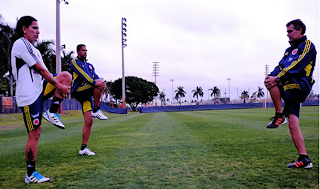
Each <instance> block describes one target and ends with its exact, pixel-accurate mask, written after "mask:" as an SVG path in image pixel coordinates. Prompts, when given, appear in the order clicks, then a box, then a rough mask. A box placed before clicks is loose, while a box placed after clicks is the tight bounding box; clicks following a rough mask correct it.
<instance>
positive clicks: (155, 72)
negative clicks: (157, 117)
mask: <svg viewBox="0 0 320 189" xmlns="http://www.w3.org/2000/svg"><path fill="white" fill-rule="evenodd" d="M152 75H153V76H154V84H155V85H157V76H159V62H153V74H152ZM154 105H155V106H157V97H155V98H154Z"/></svg>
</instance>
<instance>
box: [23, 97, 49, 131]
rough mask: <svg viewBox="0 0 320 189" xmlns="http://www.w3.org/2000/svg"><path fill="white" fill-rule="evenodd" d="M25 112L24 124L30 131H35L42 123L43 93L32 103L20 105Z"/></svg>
mask: <svg viewBox="0 0 320 189" xmlns="http://www.w3.org/2000/svg"><path fill="white" fill-rule="evenodd" d="M19 108H20V109H21V111H22V114H23V120H24V124H25V126H26V128H27V131H28V133H29V132H30V131H34V130H36V129H37V128H39V127H40V125H41V119H42V110H43V94H42V93H41V94H40V95H39V97H38V99H37V100H36V101H35V102H33V103H32V104H31V105H28V106H23V107H19Z"/></svg>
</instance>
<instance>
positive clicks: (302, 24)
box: [286, 19, 306, 35]
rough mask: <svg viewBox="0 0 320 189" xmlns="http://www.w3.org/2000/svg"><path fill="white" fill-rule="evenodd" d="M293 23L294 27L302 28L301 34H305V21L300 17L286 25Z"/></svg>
mask: <svg viewBox="0 0 320 189" xmlns="http://www.w3.org/2000/svg"><path fill="white" fill-rule="evenodd" d="M291 24H293V26H294V29H296V30H299V29H300V28H301V29H302V31H301V34H302V35H304V33H305V32H306V25H304V23H303V22H302V21H301V20H300V19H296V20H292V21H290V22H288V23H287V25H286V26H287V27H289V26H290V25H291Z"/></svg>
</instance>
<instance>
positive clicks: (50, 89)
mask: <svg viewBox="0 0 320 189" xmlns="http://www.w3.org/2000/svg"><path fill="white" fill-rule="evenodd" d="M56 75H57V74H54V75H53V76H54V77H55V78H56ZM55 89H56V87H55V86H53V85H52V84H50V83H48V82H47V81H46V80H44V81H43V91H42V93H41V94H40V95H39V97H38V99H37V100H36V101H35V102H33V103H32V104H30V105H28V106H23V107H19V108H20V109H21V111H22V114H23V119H24V124H25V126H26V128H27V131H28V133H29V132H30V131H33V130H35V129H37V128H38V127H40V125H41V119H42V112H43V101H45V100H47V99H48V98H50V97H52V96H53V93H54V91H55Z"/></svg>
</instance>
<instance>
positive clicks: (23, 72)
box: [11, 37, 47, 107]
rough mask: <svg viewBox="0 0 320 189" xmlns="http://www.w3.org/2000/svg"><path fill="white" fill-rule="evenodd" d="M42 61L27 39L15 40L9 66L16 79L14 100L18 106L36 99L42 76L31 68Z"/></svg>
mask: <svg viewBox="0 0 320 189" xmlns="http://www.w3.org/2000/svg"><path fill="white" fill-rule="evenodd" d="M38 62H40V63H41V64H42V66H43V67H44V68H46V69H47V67H46V66H45V64H44V63H43V60H42V56H41V53H40V51H39V50H38V49H36V48H35V47H34V46H33V45H32V44H31V43H30V42H29V41H28V40H27V39H25V38H23V37H21V38H20V39H18V40H16V41H15V42H14V44H13V46H12V50H11V66H12V73H13V77H14V79H15V80H16V101H17V105H18V106H19V107H22V106H27V105H30V104H32V103H33V102H35V101H36V100H37V98H38V97H39V95H40V94H41V93H42V90H43V80H44V79H43V77H42V76H41V75H40V74H39V73H38V72H37V71H36V70H34V69H33V68H32V66H33V65H35V64H36V63H38Z"/></svg>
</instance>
